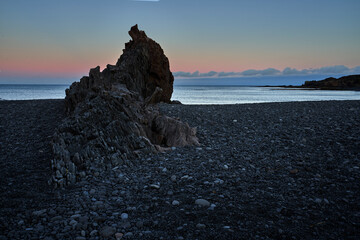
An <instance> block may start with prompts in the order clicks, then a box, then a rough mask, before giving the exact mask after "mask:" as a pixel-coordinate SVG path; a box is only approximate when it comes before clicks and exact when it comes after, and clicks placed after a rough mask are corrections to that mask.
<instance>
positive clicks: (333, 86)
mask: <svg viewBox="0 0 360 240" xmlns="http://www.w3.org/2000/svg"><path fill="white" fill-rule="evenodd" d="M300 88H318V89H323V90H360V75H349V76H344V77H340V78H333V77H330V78H326V79H324V80H321V81H305V83H304V84H303V85H301V86H300Z"/></svg>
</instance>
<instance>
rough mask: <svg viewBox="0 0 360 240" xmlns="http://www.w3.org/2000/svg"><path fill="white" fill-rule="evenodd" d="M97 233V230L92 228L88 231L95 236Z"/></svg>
mask: <svg viewBox="0 0 360 240" xmlns="http://www.w3.org/2000/svg"><path fill="white" fill-rule="evenodd" d="M97 234H98V230H92V231H91V232H90V236H92V237H93V236H96V235H97Z"/></svg>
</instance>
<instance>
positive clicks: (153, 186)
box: [150, 184, 160, 189]
mask: <svg viewBox="0 0 360 240" xmlns="http://www.w3.org/2000/svg"><path fill="white" fill-rule="evenodd" d="M150 187H151V188H153V189H160V185H158V184H151V185H150Z"/></svg>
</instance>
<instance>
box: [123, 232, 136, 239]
mask: <svg viewBox="0 0 360 240" xmlns="http://www.w3.org/2000/svg"><path fill="white" fill-rule="evenodd" d="M133 236H134V234H133V233H132V232H128V233H125V235H124V237H126V238H132V237H133Z"/></svg>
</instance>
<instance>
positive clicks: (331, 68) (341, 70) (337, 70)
mask: <svg viewBox="0 0 360 240" xmlns="http://www.w3.org/2000/svg"><path fill="white" fill-rule="evenodd" d="M349 70H350V69H349V68H348V67H346V66H344V65H336V66H327V67H322V68H318V69H314V70H313V71H312V72H313V73H321V74H327V73H344V72H348V71H349Z"/></svg>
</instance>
